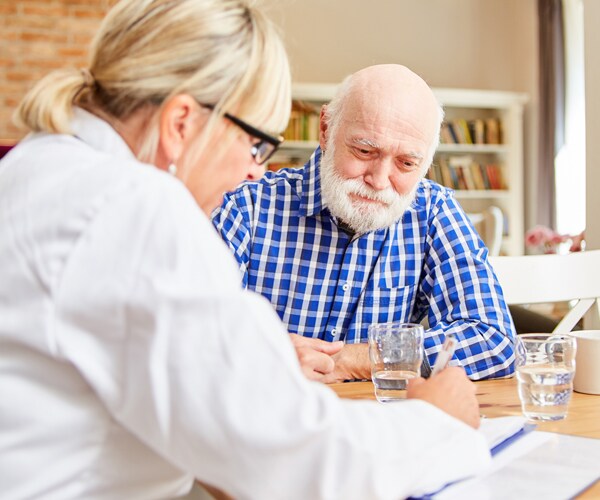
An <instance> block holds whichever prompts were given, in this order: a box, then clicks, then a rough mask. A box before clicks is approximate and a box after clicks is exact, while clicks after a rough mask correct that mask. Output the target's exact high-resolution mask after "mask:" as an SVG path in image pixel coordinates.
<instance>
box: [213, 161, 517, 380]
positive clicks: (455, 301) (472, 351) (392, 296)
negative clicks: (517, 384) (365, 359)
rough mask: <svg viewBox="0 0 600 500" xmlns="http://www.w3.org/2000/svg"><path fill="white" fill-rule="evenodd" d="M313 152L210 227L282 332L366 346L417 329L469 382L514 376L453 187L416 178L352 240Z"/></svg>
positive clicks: (482, 258) (495, 302)
mask: <svg viewBox="0 0 600 500" xmlns="http://www.w3.org/2000/svg"><path fill="white" fill-rule="evenodd" d="M320 158H321V151H320V149H317V150H316V151H315V153H314V154H313V156H312V157H311V159H310V160H309V161H308V163H307V164H306V165H305V166H304V167H303V168H299V169H283V170H280V171H278V172H276V173H273V172H267V174H266V175H265V176H264V177H263V178H262V179H261V180H260V181H258V182H249V183H245V184H243V185H242V186H240V187H239V188H238V189H237V190H236V191H234V192H232V193H229V194H228V195H226V197H225V199H224V202H223V205H222V206H221V207H220V208H218V209H217V210H215V212H214V213H213V224H214V225H215V227H216V228H217V230H218V231H219V233H220V234H221V236H222V238H223V239H224V240H225V242H226V243H227V244H228V245H229V246H230V247H231V249H232V250H233V252H234V254H235V257H236V259H237V261H238V263H239V266H240V268H241V270H242V273H243V284H244V286H246V287H247V288H249V289H252V290H255V291H257V292H258V293H260V294H262V295H264V296H265V297H266V298H267V299H269V300H270V301H271V303H272V304H273V306H274V307H275V309H276V310H277V313H278V314H279V316H280V317H281V319H282V320H283V321H284V323H286V324H287V326H288V330H289V331H290V332H294V333H298V334H301V335H304V336H307V337H315V338H320V339H324V340H328V341H334V340H344V341H345V342H347V343H358V342H366V341H367V331H368V326H369V324H371V323H375V322H378V323H381V322H388V321H404V322H420V321H421V320H422V319H423V318H424V317H425V316H427V318H428V322H429V325H430V328H429V329H428V330H427V331H426V334H425V352H426V354H427V356H428V358H429V362H430V363H433V361H435V357H436V355H437V352H438V351H439V349H440V347H441V345H442V343H443V341H444V335H445V333H448V332H452V333H453V334H455V336H456V338H457V340H458V341H459V344H458V348H457V351H456V354H455V358H454V360H453V363H451V364H460V365H461V366H463V367H464V368H465V370H466V371H467V374H468V375H469V376H470V377H471V378H472V379H483V378H489V377H502V376H508V375H510V374H511V373H513V371H514V363H513V361H514V352H513V341H514V327H513V324H512V319H511V317H510V314H509V312H508V308H507V306H506V303H505V301H504V298H503V295H502V290H501V288H500V286H499V284H498V282H497V279H496V277H495V275H494V272H493V270H492V268H491V266H490V264H489V262H488V258H487V257H488V251H487V249H486V248H485V246H484V244H483V242H482V241H481V240H480V238H479V237H478V235H477V233H476V232H475V230H474V229H473V226H472V224H471V223H470V221H469V219H468V217H467V215H466V214H465V213H464V211H463V210H462V208H461V207H460V206H459V205H458V203H457V202H456V201H455V200H454V198H453V193H452V191H451V190H449V189H446V188H444V187H442V186H439V185H438V184H435V183H433V182H431V181H429V180H423V181H422V182H421V183H420V185H419V187H418V189H417V194H416V199H415V201H414V202H413V204H412V205H411V207H410V208H409V209H408V210H407V211H406V212H405V214H404V216H403V217H402V220H401V221H399V222H397V223H396V224H394V225H392V226H391V227H388V228H385V229H381V230H377V231H374V232H371V233H368V234H364V235H361V236H352V235H349V234H348V233H347V232H345V231H344V230H343V229H342V228H340V227H339V226H338V223H337V221H336V219H335V218H334V217H332V215H331V214H330V213H329V211H328V209H327V208H326V207H324V206H323V203H322V200H321V189H320V180H319V162H320Z"/></svg>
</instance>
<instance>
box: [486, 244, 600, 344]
mask: <svg viewBox="0 0 600 500" xmlns="http://www.w3.org/2000/svg"><path fill="white" fill-rule="evenodd" d="M490 262H491V263H492V266H493V268H494V271H495V272H496V276H497V277H498V281H499V282H500V285H502V290H503V291H504V298H505V299H506V302H507V304H509V305H516V304H536V303H546V302H566V301H572V300H577V303H576V304H575V305H574V306H573V307H572V308H571V310H570V311H569V312H568V314H567V315H566V316H565V317H564V318H563V319H562V320H561V321H560V322H559V324H558V326H557V327H556V328H555V329H554V333H567V332H570V331H571V330H572V329H573V327H574V326H575V325H576V324H577V322H578V321H579V320H580V319H581V318H582V317H583V315H584V314H585V313H586V312H587V311H588V310H589V309H590V308H592V307H593V308H594V314H595V315H596V319H599V320H600V301H599V298H600V250H588V251H587V252H576V253H571V254H568V255H524V256H519V257H504V256H502V257H492V258H490Z"/></svg>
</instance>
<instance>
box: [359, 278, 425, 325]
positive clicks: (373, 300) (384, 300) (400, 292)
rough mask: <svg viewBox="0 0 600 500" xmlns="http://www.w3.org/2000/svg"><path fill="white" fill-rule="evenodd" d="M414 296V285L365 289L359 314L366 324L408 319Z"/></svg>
mask: <svg viewBox="0 0 600 500" xmlns="http://www.w3.org/2000/svg"><path fill="white" fill-rule="evenodd" d="M414 296H415V287H414V285H405V286H400V287H387V286H383V287H382V286H379V287H375V288H373V289H371V290H366V291H365V293H364V296H363V299H362V300H361V302H360V305H359V309H360V310H361V314H360V316H361V317H362V318H363V322H364V323H366V324H369V323H387V322H388V321H408V320H409V318H410V315H411V312H412V309H413V301H414Z"/></svg>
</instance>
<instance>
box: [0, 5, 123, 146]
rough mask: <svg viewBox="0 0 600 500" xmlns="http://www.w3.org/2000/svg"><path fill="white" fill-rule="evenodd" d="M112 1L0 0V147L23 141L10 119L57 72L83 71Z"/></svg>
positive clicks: (20, 132)
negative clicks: (42, 81) (26, 97)
mask: <svg viewBox="0 0 600 500" xmlns="http://www.w3.org/2000/svg"><path fill="white" fill-rule="evenodd" d="M114 3H115V0H0V143H14V142H15V141H17V140H18V139H20V138H21V137H22V136H23V132H22V131H20V130H18V129H17V128H16V127H15V126H14V125H13V124H12V121H11V115H12V113H13V111H14V109H15V107H16V106H17V104H18V103H19V101H20V100H21V98H22V97H23V96H24V95H25V93H26V92H27V91H28V90H29V89H30V88H31V87H32V86H33V84H34V83H35V82H37V81H38V80H39V79H40V78H41V77H42V76H44V75H45V74H47V73H49V72H50V71H52V70H53V69H55V68H62V67H69V66H75V67H86V66H87V51H88V47H89V44H90V41H91V39H92V37H93V35H94V33H95V32H96V30H97V29H98V25H99V24H100V21H101V19H102V18H103V17H104V14H105V13H106V12H107V11H108V9H109V8H110V6H111V5H112V4H114Z"/></svg>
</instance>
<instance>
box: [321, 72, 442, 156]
mask: <svg viewBox="0 0 600 500" xmlns="http://www.w3.org/2000/svg"><path fill="white" fill-rule="evenodd" d="M323 118H324V121H325V122H326V126H325V128H329V129H331V130H330V131H331V133H335V132H336V129H338V128H339V127H338V125H339V124H340V123H341V122H347V123H348V122H350V123H357V122H364V123H365V124H368V125H369V126H372V127H375V128H377V129H380V130H383V129H388V130H390V131H391V130H392V129H398V128H399V125H401V127H400V128H401V129H404V130H407V131H409V132H410V133H414V134H417V135H419V136H421V137H422V138H423V140H425V141H426V142H427V144H428V145H429V148H428V151H427V153H428V154H427V158H425V160H427V163H428V164H429V163H431V159H432V158H433V153H434V152H435V149H436V148H437V145H438V141H439V130H440V125H441V121H442V118H443V111H442V110H441V108H440V106H439V104H438V102H437V99H436V98H435V96H434V94H433V92H432V91H431V89H430V88H429V86H428V85H427V83H425V81H424V80H423V79H422V78H421V77H420V76H419V75H417V74H416V73H414V72H413V71H411V70H410V69H408V68H407V67H405V66H401V65H399V64H380V65H376V66H369V67H367V68H364V69H362V70H360V71H357V72H356V73H354V74H353V75H351V76H349V77H348V78H346V80H344V82H343V83H342V85H341V86H340V89H339V90H338V93H337V95H336V96H335V97H334V99H333V100H332V101H331V103H330V104H329V105H328V106H327V109H326V111H325V114H324V117H323ZM324 135H326V134H324ZM324 138H325V137H324ZM322 146H323V147H324V149H325V148H326V143H325V141H322ZM428 166H429V165H427V167H428Z"/></svg>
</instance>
